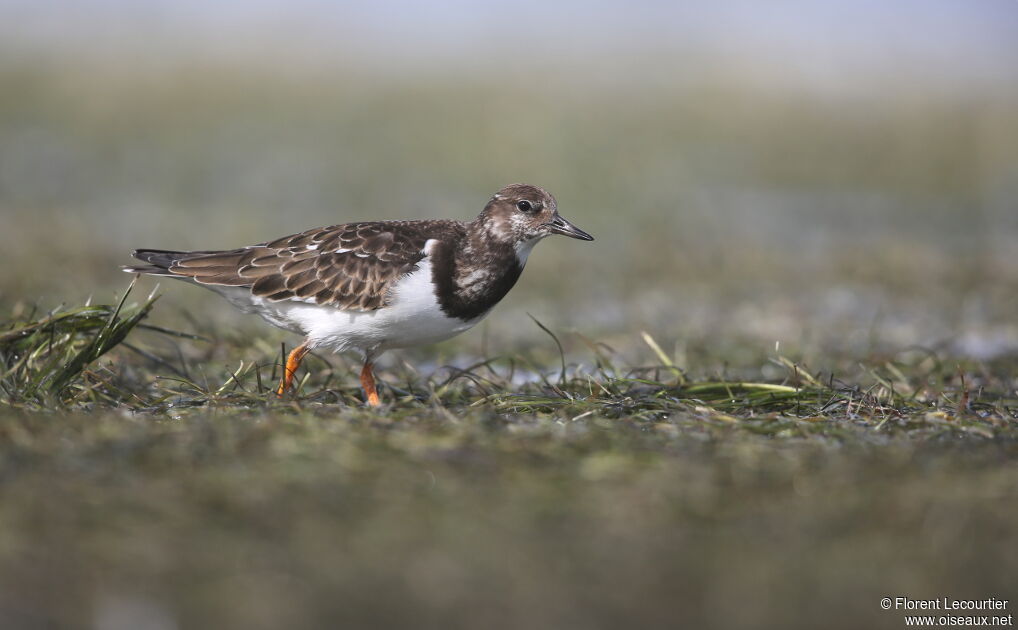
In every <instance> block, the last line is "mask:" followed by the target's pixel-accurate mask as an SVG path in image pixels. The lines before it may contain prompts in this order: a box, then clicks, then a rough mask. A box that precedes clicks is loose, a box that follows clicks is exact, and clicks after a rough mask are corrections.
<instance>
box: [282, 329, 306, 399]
mask: <svg viewBox="0 0 1018 630" xmlns="http://www.w3.org/2000/svg"><path fill="white" fill-rule="evenodd" d="M308 352H310V349H309V348H308V342H306V341H305V342H304V343H302V344H300V345H299V346H297V347H296V348H294V349H293V351H291V352H290V355H289V356H288V357H286V366H285V367H284V368H283V380H282V381H280V382H279V387H277V388H276V395H277V396H282V395H283V394H285V393H286V392H287V390H289V389H290V388H291V387H293V375H294V374H296V373H297V368H299V367H300V362H301V361H303V360H304V357H305V356H306V355H307V353H308Z"/></svg>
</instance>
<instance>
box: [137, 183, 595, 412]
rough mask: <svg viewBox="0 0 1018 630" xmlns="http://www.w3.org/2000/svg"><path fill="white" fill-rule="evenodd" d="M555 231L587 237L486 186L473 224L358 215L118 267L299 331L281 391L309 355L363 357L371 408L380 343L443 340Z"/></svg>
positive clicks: (553, 211)
mask: <svg viewBox="0 0 1018 630" xmlns="http://www.w3.org/2000/svg"><path fill="white" fill-rule="evenodd" d="M552 234H562V235H564V236H569V237H571V238H577V239H580V240H584V241H592V240H594V237H592V236H591V235H590V234H587V233H586V232H584V231H583V230H581V229H580V228H578V227H576V226H575V225H573V224H572V223H570V222H569V221H566V220H565V219H563V218H562V217H561V216H559V213H558V207H557V205H556V203H555V198H554V197H552V196H551V194H549V193H548V192H547V191H545V190H544V189H542V188H539V187H537V186H530V185H527V184H513V185H511V186H506V187H505V188H503V189H502V190H500V191H498V192H497V193H495V194H494V195H493V196H492V198H491V199H490V200H489V201H488V203H487V205H485V206H484V210H482V211H481V214H480V215H478V217H477V218H476V219H474V220H473V221H469V222H468V221H455V220H431V221H366V222H362V223H344V224H341V225H333V226H330V227H323V228H315V229H313V230H307V231H305V232H301V233H299V234H294V235H292V236H284V237H283V238H279V239H276V240H274V241H268V242H266V243H260V244H258V245H251V246H248V247H242V248H240V249H228V250H222V251H193V252H180V251H167V250H161V249H139V250H136V251H135V252H134V257H135V258H137V259H139V260H141V261H144V262H145V263H148V264H146V265H137V266H131V267H125V268H124V271H127V272H130V273H146V274H152V275H157V276H168V277H171V278H179V279H182V280H187V281H190V282H193V283H196V284H199V285H201V286H204V287H207V288H209V289H212V290H213V291H215V292H217V293H219V294H220V295H222V296H223V297H225V298H226V299H227V300H229V301H230V302H231V303H232V304H233V305H234V306H236V307H238V308H240V309H241V310H242V311H245V312H248V313H257V314H258V315H260V316H261V317H262V318H263V319H265V320H266V321H267V322H269V323H270V324H273V325H274V326H278V327H279V328H282V329H284V330H289V331H291V332H295V333H298V334H300V335H303V336H304V342H303V343H301V344H300V345H299V346H297V347H296V348H295V349H294V350H293V351H292V352H290V354H289V356H288V357H287V360H286V366H285V367H284V370H283V379H282V381H281V382H280V384H279V387H278V388H277V390H276V393H277V394H279V395H280V396H282V395H283V394H284V393H285V392H286V391H287V390H288V389H290V387H291V386H292V384H293V377H294V373H295V372H296V371H297V368H298V367H299V366H300V363H301V361H302V360H303V359H304V357H305V356H306V355H307V353H308V352H310V351H312V350H314V349H316V348H329V349H332V350H333V351H336V352H342V351H346V350H358V351H360V352H361V353H363V355H364V367H363V369H362V370H361V386H362V387H363V388H364V393H365V396H366V399H367V403H368V404H369V405H378V404H379V399H378V391H377V389H376V388H375V378H374V375H373V373H372V363H373V361H374V360H375V359H376V358H377V357H378V356H379V355H380V354H381V353H382V352H384V351H386V350H389V349H392V348H407V347H410V346H417V345H421V344H427V343H434V342H437V341H442V340H444V339H449V338H450V337H453V336H455V335H458V334H459V333H461V332H464V331H466V330H468V329H470V328H472V327H473V326H475V325H476V324H477V323H478V322H479V321H481V320H482V319H484V317H485V316H486V315H487V314H488V313H489V312H491V309H492V307H493V306H495V304H497V303H498V302H499V300H501V299H502V298H503V297H505V295H506V294H507V293H508V292H509V289H511V288H512V287H513V285H514V284H516V280H517V279H519V277H520V273H522V271H523V266H524V265H525V264H526V262H527V257H528V256H529V255H530V251H531V249H533V247H534V245H536V244H537V242H538V241H540V240H541V239H543V238H545V237H546V236H550V235H552Z"/></svg>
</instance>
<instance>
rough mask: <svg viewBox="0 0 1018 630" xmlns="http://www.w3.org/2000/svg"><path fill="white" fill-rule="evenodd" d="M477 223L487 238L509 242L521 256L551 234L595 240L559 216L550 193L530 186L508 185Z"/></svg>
mask: <svg viewBox="0 0 1018 630" xmlns="http://www.w3.org/2000/svg"><path fill="white" fill-rule="evenodd" d="M477 221H478V222H479V223H480V224H481V225H482V226H483V229H484V230H485V231H486V232H487V233H488V236H489V237H490V238H492V239H495V240H498V241H502V242H509V243H511V244H512V245H513V247H515V248H516V251H517V253H519V254H521V255H522V256H523V257H525V256H526V254H528V253H529V252H530V248H532V247H533V246H534V244H535V243H537V242H538V241H540V240H541V239H543V238H544V237H546V236H551V235H552V234H561V235H563V236H568V237H570V238H576V239H579V240H581V241H592V240H594V237H593V236H591V235H590V234H587V233H586V232H584V231H583V230H581V229H580V228H578V227H576V226H575V225H573V224H572V223H570V222H569V221H567V220H565V219H564V218H562V216H560V215H559V213H558V204H556V203H555V198H554V197H552V196H551V193H549V192H548V191H546V190H544V189H543V188H539V187H537V186H531V185H529V184H511V185H509V186H506V187H505V188H503V189H502V190H500V191H498V192H497V193H495V194H494V195H492V197H491V200H490V201H488V204H487V205H486V206H484V210H483V211H482V212H481V214H480V216H478V217H477Z"/></svg>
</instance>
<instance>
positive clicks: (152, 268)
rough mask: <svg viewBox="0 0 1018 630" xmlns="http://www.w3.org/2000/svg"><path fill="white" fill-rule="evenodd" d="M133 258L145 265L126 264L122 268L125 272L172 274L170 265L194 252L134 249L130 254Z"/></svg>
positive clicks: (158, 274) (155, 274)
mask: <svg viewBox="0 0 1018 630" xmlns="http://www.w3.org/2000/svg"><path fill="white" fill-rule="evenodd" d="M132 255H133V256H134V257H135V258H137V259H138V260H140V261H142V262H146V263H148V264H147V265H126V266H124V267H123V270H124V271H126V272H127V273H147V274H149V275H153V276H173V275H175V274H174V273H173V272H171V271H170V265H172V264H173V263H175V262H176V261H178V260H180V259H182V258H185V257H187V256H188V255H194V252H175V251H170V250H165V249H136V250H134V253H133V254H132Z"/></svg>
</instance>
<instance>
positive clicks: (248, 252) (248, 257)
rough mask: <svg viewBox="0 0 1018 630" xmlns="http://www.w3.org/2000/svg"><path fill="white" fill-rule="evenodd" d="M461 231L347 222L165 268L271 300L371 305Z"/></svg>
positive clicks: (184, 256)
mask: <svg viewBox="0 0 1018 630" xmlns="http://www.w3.org/2000/svg"><path fill="white" fill-rule="evenodd" d="M462 234H463V224H461V223H459V222H457V221H375V222H365V223H347V224H343V225H335V226H331V227H328V228H315V229H313V230H307V231H305V232H301V233H299V234H292V235H290V236H284V237H282V238H278V239H276V240H273V241H268V242H266V243H261V244H258V245H253V246H251V247H244V248H241V249H236V250H229V251H221V252H180V253H176V254H177V256H178V257H175V258H174V259H173V260H172V262H171V263H170V264H169V265H168V267H167V270H168V271H169V272H170V273H171V274H173V275H178V276H184V277H190V278H191V279H193V280H194V281H195V282H198V283H201V284H205V285H212V286H235V287H247V288H249V289H250V290H251V293H252V294H253V295H256V296H259V297H263V298H265V299H268V300H270V301H282V300H300V301H302V302H312V303H316V304H323V305H332V306H336V307H337V308H343V309H355V310H366V311H367V310H375V309H378V308H381V307H383V306H385V305H386V304H387V303H388V300H389V298H390V293H391V290H392V287H393V286H394V285H395V283H396V282H397V281H398V280H399V279H400V278H402V277H403V276H405V275H406V274H408V273H411V272H412V271H414V270H416V269H417V268H418V266H417V265H418V263H419V262H420V261H421V260H422V259H423V258H424V257H425V255H426V254H425V252H424V248H425V244H426V243H427V241H428V240H429V239H432V238H437V239H440V240H442V239H449V238H457V237H459V236H462Z"/></svg>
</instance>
